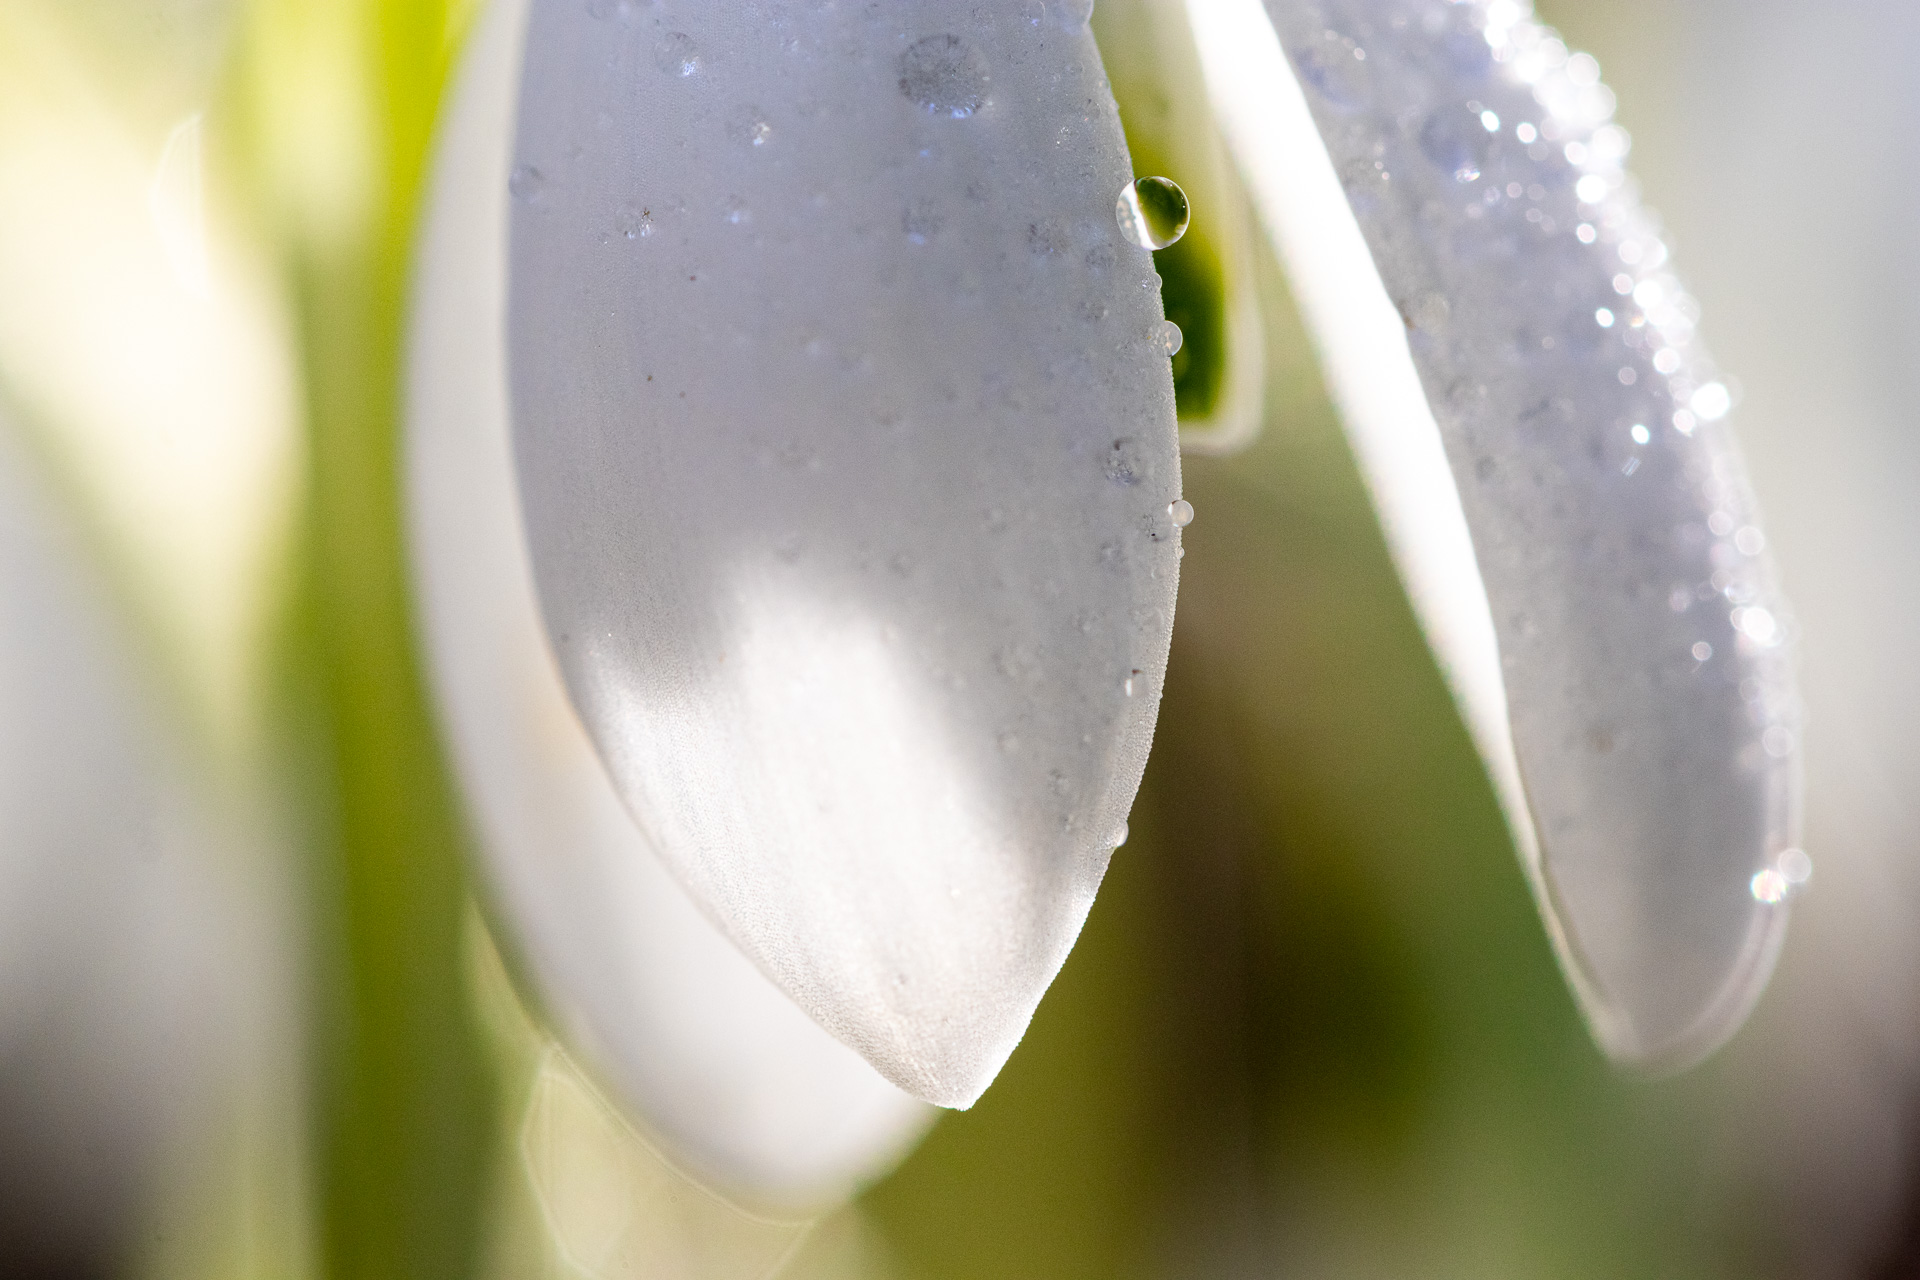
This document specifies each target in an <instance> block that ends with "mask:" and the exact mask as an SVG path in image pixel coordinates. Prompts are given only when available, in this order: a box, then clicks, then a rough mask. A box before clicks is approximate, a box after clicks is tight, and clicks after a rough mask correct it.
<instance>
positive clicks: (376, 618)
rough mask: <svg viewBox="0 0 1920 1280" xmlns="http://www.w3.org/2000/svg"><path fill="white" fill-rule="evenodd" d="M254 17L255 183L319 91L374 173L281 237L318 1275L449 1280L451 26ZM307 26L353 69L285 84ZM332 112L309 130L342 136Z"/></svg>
mask: <svg viewBox="0 0 1920 1280" xmlns="http://www.w3.org/2000/svg"><path fill="white" fill-rule="evenodd" d="M257 13H258V14H259V15H260V18H261V23H262V27H261V29H260V34H263V38H262V39H260V40H258V41H257V42H256V45H257V48H258V49H259V50H261V51H262V52H261V54H260V58H259V60H260V61H261V62H262V63H263V64H264V65H257V66H252V67H250V68H248V71H249V73H250V75H251V76H252V78H253V84H254V93H255V98H256V102H257V103H258V104H259V105H260V107H261V108H262V115H261V120H262V122H263V126H264V127H263V131H262V138H261V140H260V143H259V146H260V148H261V150H260V152H259V155H260V157H261V162H262V163H263V165H265V166H266V168H267V169H268V171H269V172H272V171H275V170H278V171H280V172H282V173H284V172H285V171H286V170H285V161H286V155H285V148H286V147H287V146H288V145H289V139H288V137H286V136H285V135H284V134H281V135H278V136H276V130H275V128H274V124H273V122H274V121H275V120H280V119H284V118H287V117H288V116H292V117H295V118H297V117H298V115H299V112H300V111H301V110H305V111H307V112H309V113H312V111H313V102H314V99H313V98H312V96H311V95H312V76H313V75H315V74H320V75H325V74H334V75H336V76H337V77H338V82H337V83H336V84H335V86H334V87H335V88H336V89H337V90H339V91H341V92H342V93H344V94H352V93H353V92H354V87H353V86H354V85H356V84H357V85H358V86H360V87H361V89H362V91H363V92H364V93H365V94H366V95H367V96H369V97H370V98H371V99H372V101H371V102H370V103H357V104H354V105H364V106H365V107H366V108H367V114H366V117H365V118H366V120H367V121H368V126H367V128H366V130H365V133H366V136H365V137H364V138H363V139H361V140H360V141H361V142H363V143H364V146H365V150H366V153H367V156H368V159H369V163H368V165H367V170H368V172H369V173H370V175H371V182H370V184H369V185H370V191H371V194H370V195H368V196H367V197H366V198H365V201H364V204H362V205H361V206H360V207H359V215H358V216H357V217H354V218H351V219H348V220H347V221H346V222H345V225H335V226H334V227H332V228H331V230H330V234H325V235H321V234H315V233H314V232H313V231H312V230H311V229H309V230H307V231H305V232H302V231H300V230H297V229H294V230H289V232H288V237H287V238H288V240H289V242H290V245H289V262H290V268H291V269H290V279H291V283H292V287H293V292H294V297H295V305H296V308H297V316H298V320H299V326H300V340H301V344H302V354H303V357H304V366H305V376H306V379H307V395H308V399H307V415H308V427H309V433H310V434H309V450H310V453H309V472H308V487H307V493H306V502H307V505H306V521H305V526H304V529H303V542H302V548H301V564H300V582H299V599H298V603H297V606H296V608H295V610H294V620H295V637H294V643H293V644H292V645H291V646H290V667H289V676H290V684H291V686H292V693H293V697H294V699H295V700H296V704H297V705H298V706H299V707H300V708H301V714H299V715H298V716H297V717H295V719H296V721H297V732H296V742H295V747H294V757H295V759H296V760H297V761H299V762H300V763H301V764H302V765H303V766H305V767H304V769H303V775H304V777H303V781H305V782H306V783H307V784H308V786H307V790H306V796H307V799H308V802H309V804H310V805H311V815H312V822H311V830H312V833H313V834H312V846H313V851H314V859H313V866H314V877H315V879H314V888H315V894H314V899H315V902H316V911H315V920H314V926H313V928H314V936H315V940H316V942H317V944H318V949H317V957H316V959H317V963H316V968H315V973H314V975H313V977H314V983H315V986H314V989H315V991H316V993H317V997H318V1016H317V1027H316V1036H315V1055H316V1056H315V1060H314V1066H315V1069H314V1085H315V1094H314V1108H315V1110H314V1120H315V1124H316V1134H315V1155H316V1159H317V1166H318V1167H317V1174H318V1178H317V1182H318V1188H317V1189H318V1195H319V1204H318V1210H319V1215H320V1231H319V1235H320V1241H319V1243H320V1245H321V1248H322V1252H323V1257H324V1265H325V1270H326V1272H327V1273H328V1274H330V1275H335V1276H341V1277H353V1278H354V1280H372V1278H375V1277H394V1278H395V1280H400V1278H403V1277H404V1278H407V1280H421V1278H425V1277H433V1278H436V1280H437V1278H440V1277H448V1278H452V1277H459V1276H465V1275H468V1274H471V1273H472V1272H473V1270H474V1269H475V1263H476V1261H477V1255H478V1249H477V1246H478V1243H479V1240H480V1236H481V1232H480V1212H479V1211H480V1204H481V1199H482V1196H483V1194H484V1192H485V1190H486V1187H485V1171H486V1170H487V1168H488V1167H489V1163H490V1161H489V1157H490V1156H491V1155H492V1151H493V1146H492V1144H493V1133H492V1131H491V1130H492V1117H493V1116H494V1115H495V1109H494V1107H493V1104H492V1093H493V1080H492V1078H491V1075H490V1072H489V1069H488V1064H487V1062H486V1058H485V1054H484V1049H483V1046H482V1043H481V1040H480V1037H479V1032H478V1028H477V1025H476V1020H475V1018H474V1015H473V1011H472V1009H471V1007H470V1001H469V992H468V988H467V984H466V981H465V974H464V970H463V968H462V964H461V955H462V951H461V947H460V931H461V926H462V921H463V918H464V915H463V913H464V909H465V903H466V900H467V881H466V870H465V861H464V857H463V849H462V845H463V839H464V833H463V831H462V829H461V821H460V816H459V811H458V807H457V802H456V798H455V795H454V791H453V788H452V786H451V784H450V781H449V778H448V776H447V772H446V768H445V764H444V761H443V759H442V755H441V750H440V745H439V743H438V741H437V738H436V735H435V731H434V727H433V722H432V719H431V717H430V713H429V708H428V704H427V699H426V692H425V688H424V682H423V679H422V675H421V671H420V667H419V661H418V653H417V650H416V646H415V642H414V631H413V617H412V602H411V597H410V592H409V589H408V588H409V582H408V571H407V564H406V556H405V537H404V530H405V525H404V519H403V509H402V483H401V467H400V457H401V451H400V427H399V414H400V385H401V378H402V368H401V352H402V350H403V346H404V343H403V337H404V325H405V315H406V295H407V283H408V271H409V261H410V256H411V255H410V249H411V247H412V241H413V236H414V226H415V222H416V212H417V203H418V198H419V194H420V188H421V181H422V177H423V174H424V170H425V165H426V161H427V157H428V151H429V145H430V141H431V136H432V127H433V120H434V114H435V109H436V107H437V105H438V101H439V98H440V90H441V87H442V85H443V82H444V80H445V77H446V71H447V65H448V60H449V54H450V44H451V42H450V41H449V39H448V34H447V33H448V28H449V12H448V7H447V5H446V4H444V3H433V2H421V3H409V4H383V3H379V0H333V3H331V4H327V3H322V2H320V0H269V3H265V4H262V5H260V6H258V7H257ZM275 23H279V24H281V25H280V26H279V27H278V28H277V29H275V28H274V27H273V26H272V24H275ZM316 29H318V30H324V31H327V32H331V33H333V34H334V35H336V36H339V35H340V34H341V33H342V32H344V33H346V34H345V36H343V37H342V39H343V40H344V42H345V43H344V46H343V47H345V48H347V49H349V50H350V51H351V53H350V54H349V55H348V56H346V57H340V56H339V55H338V53H337V51H336V54H335V57H334V59H333V61H332V63H330V64H325V65H323V66H322V67H321V69H320V70H318V71H316V70H315V67H314V65H309V66H307V67H305V68H302V69H303V70H305V71H306V72H307V73H308V74H307V76H305V77H303V76H298V75H292V74H289V72H290V71H292V70H293V68H292V67H290V66H288V65H285V64H287V63H290V62H296V61H298V60H299V59H301V58H302V57H305V56H308V55H307V54H306V50H307V49H308V48H309V47H311V46H312V38H311V33H312V32H313V31H314V30H316ZM275 37H278V38H275ZM276 60H277V64H276ZM282 85H285V86H287V87H286V88H285V89H282V88H281V87H280V86H282ZM300 93H306V94H308V95H309V97H308V98H307V99H306V100H304V101H292V100H291V95H295V94H300ZM276 94H285V95H288V98H287V100H284V101H281V102H278V103H276V102H275V95H276ZM321 100H322V101H325V100H326V95H324V94H323V95H321ZM289 102H291V106H289ZM281 108H285V109H286V110H284V111H283V110H281ZM344 115H345V117H347V118H343V117H342V116H340V115H334V114H322V115H320V116H319V117H318V118H319V119H322V120H324V121H325V123H326V126H327V127H328V128H334V127H338V128H340V129H341V130H343V131H348V130H351V129H352V120H351V119H350V117H351V112H346V113H344ZM309 118H310V119H311V118H314V117H312V116H311V114H310V115H309ZM348 145H352V143H351V142H349V144H348ZM274 148H280V149H281V150H280V151H279V153H278V154H275V152H274V150H273V149H274ZM279 194H280V195H281V197H282V204H283V206H292V208H291V213H290V215H289V216H286V217H284V218H283V219H282V221H284V222H286V223H291V224H296V225H297V224H299V223H300V222H301V218H300V217H299V216H298V215H299V213H300V210H299V208H298V202H299V200H300V198H301V197H300V195H299V194H298V193H295V194H293V195H292V196H291V197H290V198H289V197H288V194H287V193H286V192H285V191H282V192H281V193H279ZM320 194H322V195H324V194H326V193H325V192H324V191H322V192H321V193H320Z"/></svg>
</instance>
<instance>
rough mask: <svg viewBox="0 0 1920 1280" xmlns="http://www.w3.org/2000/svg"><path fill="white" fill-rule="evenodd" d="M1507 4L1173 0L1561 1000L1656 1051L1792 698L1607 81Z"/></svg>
mask: <svg viewBox="0 0 1920 1280" xmlns="http://www.w3.org/2000/svg"><path fill="white" fill-rule="evenodd" d="M1521 10H1522V7H1521V6H1519V5H1517V4H1514V3H1512V2H1511V0H1505V2H1503V3H1499V4H1491V5H1483V4H1477V3H1475V4H1452V3H1445V2H1443V0H1389V2H1387V3H1360V2H1359V0H1329V2H1325V3H1316V2H1313V0H1268V3H1267V4H1266V7H1265V13H1266V15H1267V17H1270V18H1271V26H1269V25H1268V22H1267V20H1266V18H1265V17H1262V15H1261V11H1260V7H1259V6H1258V5H1257V4H1255V3H1253V2H1252V0H1246V2H1244V3H1242V2H1239V0H1236V2H1235V3H1231V4H1222V5H1217V6H1195V7H1194V10H1193V13H1194V17H1195V22H1196V31H1197V33H1198V35H1199V38H1200V44H1201V47H1202V51H1203V56H1204V57H1205V58H1206V60H1207V63H1208V71H1209V79H1210V83H1211V85H1212V86H1213V88H1214V91H1215V95H1216V98H1217V100H1218V102H1219V105H1220V108H1221V111H1222V115H1223V118H1224V120H1225V122H1226V127H1227V131H1228V133H1229V136H1230V139H1231V140H1232V143H1233V145H1234V148H1235V151H1236V153H1237V154H1238V156H1239V157H1240V159H1241V162H1242V164H1243V167H1244V168H1245V169H1246V171H1247V174H1248V178H1249V182H1250V185H1251V186H1252V187H1253V188H1254V190H1255V193H1256V200H1257V201H1258V202H1259V204H1260V207H1261V210H1262V213H1263V215H1264V216H1265V217H1266V218H1267V220H1268V222H1269V224H1270V225H1271V227H1272V228H1273V230H1274V231H1275V232H1276V235H1277V238H1278V241H1279V244H1280V247H1281V250H1282V252H1283V255H1284V256H1285V259H1286V261H1287V263H1288V265H1289V269H1290V272H1291V273H1292V275H1293V278H1294V284H1295V288H1296V292H1297V293H1298V295H1299V296H1300V298H1301V301H1302V305H1303V308H1304V310H1305V311H1306V313H1307V315H1308V317H1309V320H1310V322H1311V323H1312V325H1313V327H1314V329H1315V330H1316V334H1317V337H1318V340H1319V342H1320V344H1321V346H1322V348H1323V354H1324V356H1325V358H1326V361H1327V366H1328V374H1329V380H1330V382H1331V383H1332V384H1333V386H1334V389H1335V392H1336V395H1337V396H1338V397H1339V399H1340V400H1341V403H1342V406H1343V409H1344V411H1345V413H1346V416H1347V418H1348V422H1349V427H1350V429H1351V431H1352V434H1353V438H1354V444H1355V449H1356V452H1357V454H1358V455H1359V457H1360V460H1361V463H1362V466H1363V467H1364V468H1365V469H1366V471H1367V472H1368V476H1369V480H1370V482H1371V483H1372V485H1373V488H1374V491H1375V494H1376V497H1377V498H1378V500H1379V502H1380V505H1381V507H1382V513H1383V520H1384V522H1385V524H1386V527H1387V530H1388V533H1389V536H1390V538H1391V540H1392V541H1393V543H1394V546H1395V551H1396V556H1397V558H1398V559H1399V561H1400V563H1401V567H1402V571H1403V573H1404V574H1405V575H1406V577H1407V579H1408V583H1409V588H1410V591H1411V593H1412V595H1413V597H1414V599H1415V602H1416V605H1417V606H1418V607H1419V608H1420V610H1421V613H1422V617H1423V620H1424V621H1425V623H1426V625H1427V628H1428V632H1429V635H1430V636H1431V638H1432V639H1433V641H1434V644H1435V648H1436V650H1437V651H1438V653H1439V655H1440V658H1441V662H1442V665H1443V666H1444V667H1445V668H1446V669H1447V672H1448V675H1449V677H1450V679H1451V680H1452V681H1453V684H1454V687H1455V690H1456V692H1457V693H1458V695H1459V697H1460V699H1461V702H1462V705H1463V708H1464V709H1465V712H1466V715H1467V719H1468V722H1469V724H1470V726H1471V727H1472V729H1473V731H1474V734H1475V737H1476V739H1477V740H1478V742H1479V744H1480V747H1481V750H1482V752H1483V754H1485V756H1486V757H1487V760H1488V764H1489V767H1490V769H1491V772H1492V773H1493V775H1494V779H1495V783H1496V785H1497V787H1498V788H1499V791H1500V793H1501V797H1502V800H1503V802H1504V804H1505V806H1506V809H1507V813H1508V818H1509V822H1510V824H1511V825H1512V827H1513V829H1514V833H1515V836H1516V839H1517V841H1518V843H1519V844H1520V846H1521V850H1522V854H1523V857H1524V859H1525V861H1526V863H1527V867H1528V870H1529V873H1530V875H1531V877H1532V879H1533V882H1534V887H1535V890H1536V893H1537V895H1538V897H1539V900H1540V903H1541V908H1542V911H1543V913H1544V914H1545V916H1546V919H1547V923H1548V927H1549V929H1550V931H1551V932H1552V934H1553V936H1554V939H1555V942H1556V945H1557V947H1558V949H1559V951H1560V955H1561V960H1562V963H1563V965H1564V967H1565V968H1566V971H1567V973H1568V976H1569V978H1570V979H1571V981H1572V984H1573V986H1574V988H1575V990H1576V992H1577V993H1578V995H1579V997H1580V999H1581V1003H1582V1007H1583V1010H1584V1012H1585V1014H1586V1016H1587V1019H1588V1022H1589V1025H1590V1026H1591V1027H1592V1029H1593V1031H1594V1034H1595V1036H1596V1038H1597V1039H1598V1040H1599V1042H1600V1043H1601V1044H1602V1046H1603V1047H1605V1048H1606V1050H1607V1051H1608V1052H1609V1053H1610V1054H1612V1055H1613V1056H1614V1057H1616V1058H1617V1059H1619V1060H1622V1061H1624V1062H1628V1063H1632V1064H1636V1065H1639V1066H1642V1067H1645V1068H1649V1069H1661V1068H1667V1067H1674V1066H1679V1065H1684V1064H1686V1063H1687V1062H1689V1061H1692V1060H1694V1059H1696V1058H1698V1057H1699V1056H1701V1055H1703V1054H1704V1053H1706V1052H1708V1051H1709V1050H1710V1049H1712V1048H1713V1046H1714V1045H1716V1044H1718V1043H1719V1042H1720V1041H1721V1040H1722V1039H1724V1038H1725V1037H1726V1036H1727V1035H1729V1034H1731V1032H1732V1031H1733V1030H1734V1029H1735V1028H1736V1027H1737V1026H1738V1025H1739V1023H1740V1021H1741V1020H1742V1019H1743V1018H1744V1016H1745V1014H1746V1011H1747V1009H1748V1008H1749V1007H1751V1005H1752V1002H1753V1000H1754V999H1755V998H1756V997H1757V996H1758V994H1759V991H1760V989H1761V987H1762V986H1763V985H1764V984H1765V981H1766V978H1767V975H1768V974H1769V972H1770V971H1771V968H1772V964H1773V959H1774V956H1775V954H1776V952H1777V949H1778V945H1779V940H1780V936H1781V931H1782V929H1783V928H1784V924H1785V918H1786V911H1785V908H1784V903H1785V901H1786V897H1787V896H1788V893H1785V892H1783V893H1778V894H1776V893H1774V892H1772V889H1773V888H1774V887H1775V886H1774V880H1773V879H1772V878H1769V877H1771V876H1780V877H1782V878H1783V879H1784V878H1785V877H1784V871H1783V868H1788V867H1789V864H1791V869H1793V870H1799V862H1800V860H1801V858H1802V857H1803V855H1799V854H1798V853H1797V851H1796V850H1793V848H1792V846H1793V845H1794V844H1795V842H1796V840H1797V824H1798V813H1797V798H1798V796H1797V793H1798V757H1797V747H1796V732H1795V730H1796V723H1795V720H1796V716H1797V709H1798V704H1797V697H1796V695H1795V692H1794V683H1793V677H1792V672H1791V668H1790V663H1789V660H1788V658H1787V656H1786V651H1785V648H1784V644H1783V642H1784V640H1785V638H1786V632H1787V624H1786V622H1785V614H1784V611H1783V608H1782V606H1781V604H1780V602H1779V599H1778V596H1777V593H1776V591H1775V588H1774V584H1773V577H1772V572H1771V569H1770V566H1769V564H1768V561H1767V558H1766V555H1765V553H1764V547H1765V543H1764V539H1762V538H1761V536H1760V534H1759V531H1758V528H1757V525H1756V521H1755V516H1754V511H1753V501H1752V496H1751V493H1750V491H1749V490H1748V487H1747V484H1746V481H1745V479H1744V476H1743V475H1742V472H1741V469H1740V464H1739V459H1738V455H1737V452H1736V450H1735V447H1734V443H1733V441H1732V439H1731V437H1730V436H1729V434H1728V433H1727V429H1726V427H1725V425H1724V424H1723V423H1722V422H1721V420H1720V419H1721V416H1722V415H1723V414H1724V412H1725V410H1726V408H1727V404H1728V401H1729V396H1728V394H1727V392H1726V388H1725V385H1724V384H1723V383H1722V382H1720V381H1719V380H1718V379H1717V378H1716V377H1715V376H1714V375H1713V373H1712V371H1711V367H1710V366H1709V364H1708V363H1707V360H1706V357H1705V356H1704V354H1703V353H1702V352H1701V351H1700V350H1699V347H1698V344H1697V342H1696V341H1695V339H1694V336H1693V323H1694V320H1695V317H1696V313H1695V310H1694V307H1693V304H1692V302H1691V300H1689V299H1688V298H1687V297H1686V296H1685V295H1684V293H1683V292H1681V290H1680V288H1679V286H1678V285H1677V283H1676V282H1675V281H1674V279H1673V278H1672V276H1671V275H1669V274H1668V273H1667V272H1666V271H1665V270H1664V263H1665V261H1666V250H1665V248H1664V246H1663V245H1662V244H1661V242H1660V239H1659V234H1658V229H1657V227H1656V226H1655V225H1654V223H1653V221H1652V219H1651V217H1650V215H1648V214H1647V213H1646V212H1645V211H1644V210H1643V209H1641V208H1640V207H1639V205H1638V203H1637V200H1636V198H1635V195H1634V192H1633V188H1632V186H1631V183H1630V181H1629V180H1628V179H1627V178H1626V177H1625V175H1624V173H1623V171H1622V170H1621V166H1620V162H1621V158H1622V157H1623V156H1624V154H1625V150H1626V137H1625V135H1624V133H1622V132H1620V131H1619V130H1618V129H1616V128H1614V127H1613V126H1611V124H1610V123H1609V119H1610V113H1611V110H1612V97H1611V95H1610V94H1609V93H1608V92H1607V91H1606V89H1605V87H1604V86H1602V85H1600V84H1599V82H1598V74H1597V67H1595V66H1593V64H1592V61H1591V59H1584V58H1581V57H1580V56H1578V55H1576V56H1573V57H1571V58H1570V57H1569V56H1568V54H1567V51H1566V49H1565V47H1564V45H1561V44H1560V43H1559V42H1558V41H1557V40H1555V39H1554V38H1553V37H1552V36H1551V33H1549V32H1546V31H1545V30H1544V29H1543V28H1540V27H1538V26H1536V25H1535V24H1534V23H1532V22H1531V20H1530V19H1527V18H1524V17H1523V16H1522V12H1521ZM1276 30H1277V32H1278V40H1277V41H1276V39H1275V32H1276ZM1283 47H1284V57H1283V54H1282V49H1283ZM1289 64H1290V66H1291V70H1292V72H1293V73H1295V75H1297V77H1298V78H1297V79H1296V78H1295V75H1290V74H1288V72H1287V70H1286V68H1287V67H1288V66H1289ZM1309 113H1310V114H1309ZM1316 125H1317V132H1316V129H1315V126H1316ZM1356 223H1357V227H1356Z"/></svg>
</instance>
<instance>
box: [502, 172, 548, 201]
mask: <svg viewBox="0 0 1920 1280" xmlns="http://www.w3.org/2000/svg"><path fill="white" fill-rule="evenodd" d="M494 172H495V173H498V172H499V170H498V169H496V170H494ZM546 182H547V179H546V175H545V174H543V173H541V172H540V171H539V170H538V169H536V168H534V167H533V166H532V165H530V164H523V165H521V166H520V167H519V168H517V169H515V170H514V171H513V173H512V174H511V175H509V176H508V178H507V193H508V194H509V195H511V196H512V197H513V198H514V199H515V200H531V199H533V198H534V197H535V196H537V195H539V194H540V188H541V187H543V186H545V185H546ZM497 189H498V188H496V190H497Z"/></svg>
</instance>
